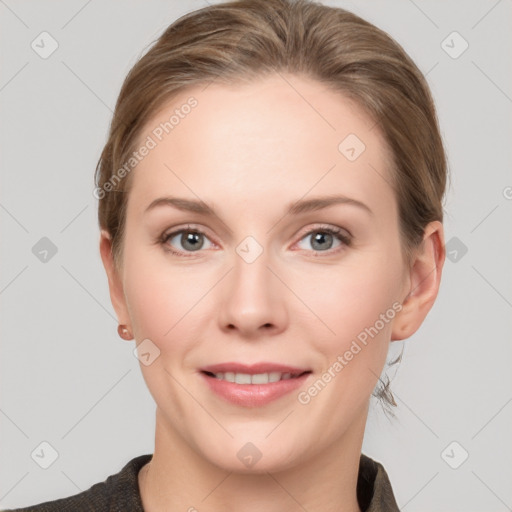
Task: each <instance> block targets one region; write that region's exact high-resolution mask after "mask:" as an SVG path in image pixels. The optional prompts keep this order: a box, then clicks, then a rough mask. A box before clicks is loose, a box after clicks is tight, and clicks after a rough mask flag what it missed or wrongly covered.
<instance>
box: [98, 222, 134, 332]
mask: <svg viewBox="0 0 512 512" xmlns="http://www.w3.org/2000/svg"><path fill="white" fill-rule="evenodd" d="M99 246H100V256H101V260H102V262H103V266H104V268H105V272H106V273H107V278H108V287H109V292H110V300H111V302H112V306H113V307H114V310H115V312H116V314H117V318H118V322H119V323H120V324H126V325H130V318H129V315H128V309H127V307H126V301H125V296H124V289H123V283H122V279H121V276H120V275H119V271H118V269H117V268H116V267H115V265H114V258H113V254H112V239H111V236H110V234H109V233H108V232H107V231H106V230H104V229H102V230H101V234H100V244H99Z"/></svg>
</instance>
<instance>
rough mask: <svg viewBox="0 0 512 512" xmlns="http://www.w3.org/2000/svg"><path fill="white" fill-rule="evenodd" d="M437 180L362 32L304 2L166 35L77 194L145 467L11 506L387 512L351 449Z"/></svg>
mask: <svg viewBox="0 0 512 512" xmlns="http://www.w3.org/2000/svg"><path fill="white" fill-rule="evenodd" d="M445 181H446V158H445V153H444V148H443V144H442V140H441V136H440V133H439V127H438V122H437V118H436V112H435V107H434V104H433V101H432V97H431V94H430V91H429V88H428V86H427V84H426V81H425V79H424V77H423V76H422V74H421V72H420V71H419V70H418V68H417V67H416V65H415V64H414V63H413V62H412V61H411V59H410V58H409V57H408V56H407V54H406V53H405V52H404V51H403V49H402V48H401V47H400V46H399V45H398V44H397V43H396V42H395V41H394V40H393V39H391V38H390V37H389V36H388V35H387V34H386V33H384V32H383V31H381V30H379V29H378V28H376V27H375V26H373V25H371V24H370V23H368V22H366V21H364V20H362V19H361V18H359V17H357V16H355V15H353V14H351V13H349V12H347V11H344V10H342V9H338V8H333V7H327V6H322V5H320V4H314V3H310V2H308V1H307V0H299V1H289V0H256V1H254V0H253V1H249V0H247V1H239V2H230V3H224V4H217V5H214V6H209V7H206V8H204V9H201V10H198V11H195V12H192V13H189V14H187V15H185V16H183V17H182V18H181V19H179V20H178V21H176V22H175V23H173V24H172V25H171V26H170V27H169V28H168V29H167V30H166V31H165V32H164V33H163V34H162V36H161V37H160V38H159V40H158V41H157V42H156V44H155V45H154V46H153V47H152V48H151V49H150V50H149V51H148V52H147V54H146V55H145V56H143V57H142V58H141V59H140V61H139V62H138V63H136V65H135V66H134V67H133V69H132V70H131V71H130V73H129V74H128V76H127V78H126V80H125V82H124V84H123V87H122V90H121V92H120V95H119V98H118V101H117V105H116V109H115V113H114V117H113V120H112V124H111V127H110V134H109V138H108V141H107V143H106V145H105V148H104V150H103V153H102V155H101V158H100V161H99V163H98V167H97V189H96V196H97V198H98V199H99V224H100V228H101V237H100V253H101V257H102V261H103V264H104V266H105V270H106V273H107V276H108V282H109V289H110V296H111V300H112V304H113V306H114V308H115V311H116V313H117V317H118V320H119V324H120V325H119V334H120V336H121V337H122V338H123V339H126V340H132V339H134V340H135V342H136V345H137V350H138V355H139V359H140V363H141V370H142V373H143V376H144V379H145V381H146V383H147V385H148V388H149V391H150V392H151V394H152V396H153V398H154V400H155V402H156V405H157V412H156V433H155V449H154V453H153V454H147V455H141V456H139V457H137V458H135V459H133V460H131V461H129V462H128V463H127V464H126V465H125V466H124V467H123V468H122V470H121V471H120V472H119V473H118V474H116V475H112V476H111V477H109V478H108V479H107V480H106V481H105V482H102V483H98V484H96V485H94V486H93V487H91V488H90V489H89V490H87V491H84V492H82V493H80V494H77V495H75V496H72V497H68V498H62V499H60V500H56V501H53V502H47V503H45V504H40V505H37V506H34V507H28V508H25V509H18V510H27V511H28V510H37V511H53V510H55V511H57V510H73V511H76V510H105V511H106V510H135V511H142V510H145V511H149V512H159V511H164V510H165V511H169V510H188V511H194V510H198V511H201V510H209V511H218V510H223V511H226V510H227V511H235V510H236V511H262V510H265V511H278V510H279V511H282V510H290V511H292V510H293V511H295V510H297V511H298V510H308V511H310V512H314V511H317V510H322V511H344V512H359V511H361V512H363V511H371V512H376V511H396V510H398V506H397V504H396V501H395V498H394V495H393V490H392V487H391V483H390V481H389V478H388V475H387V473H386V471H385V469H384V467H383V466H382V465H381V464H380V463H378V462H376V461H374V460H372V459H371V458H370V457H368V456H366V455H364V454H362V453H361V448H362V442H363V436H364V429H365V424H366V419H367V414H368V407H369V400H370V397H371V395H372V392H374V390H375V389H376V386H377V389H378V390H379V391H378V392H377V393H378V395H379V396H381V398H382V399H383V400H386V399H387V400H390V399H389V396H390V395H389V390H388V389H387V386H386V385H385V386H384V388H382V387H380V388H379V387H378V383H379V375H380V374H381V372H382V370H383V367H384V364H385V361H386V355H387V353H388V348H389V342H390V341H394V340H402V339H406V338H408V337H410V336H411V335H412V334H413V333H414V332H416V330H417V329H418V328H419V327H420V325H421V324H422V322H423V320H424V319H425V317H426V315H427V314H428V312H429V310H430V309H431V307H432V305H433V303H434V301H435V299H436V296H437V293H438V289H439V283H440V278H441V271H442V267H443V263H444V257H445V253H444V238H443V226H442V220H443V219H442V199H443V195H444V190H445ZM322 245H325V247H322Z"/></svg>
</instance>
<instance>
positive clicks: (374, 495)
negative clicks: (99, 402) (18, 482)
mask: <svg viewBox="0 0 512 512" xmlns="http://www.w3.org/2000/svg"><path fill="white" fill-rule="evenodd" d="M152 456H153V455H152V454H147V455H139V456H138V457H135V458H134V459H132V460H130V461H129V462H128V463H127V464H126V465H125V466H124V467H123V469H121V471H120V472H119V473H116V474H114V475H111V476H109V477H108V478H107V479H106V480H105V481H104V482H100V483H97V484H94V485H93V486H92V487H90V488H89V489H88V490H86V491H83V492H81V493H79V494H75V495H73V496H69V497H67V498H61V499H58V500H54V501H46V502H44V503H39V504H38V505H32V506H30V507H24V508H16V509H7V510H3V511H2V512H86V511H87V512H144V509H143V508H142V501H141V498H140V493H139V481H138V473H139V470H140V469H141V468H142V466H144V464H146V463H147V462H149V461H150V460H151V458H152ZM357 500H358V502H359V507H360V508H361V511H362V512H400V511H399V509H398V506H397V504H396V501H395V497H394V495H393V490H392V488H391V483H390V481H389V478H388V475H387V473H386V470H385V469H384V467H383V466H382V464H380V463H379V462H376V461H374V460H373V459H371V458H370V457H367V456H366V455H364V454H361V458H360V464H359V474H358V479H357Z"/></svg>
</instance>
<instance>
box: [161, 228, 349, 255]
mask: <svg viewBox="0 0 512 512" xmlns="http://www.w3.org/2000/svg"><path fill="white" fill-rule="evenodd" d="M180 233H194V234H198V235H204V236H205V237H206V238H208V236H207V235H206V233H204V231H201V230H200V229H196V228H193V227H187V228H182V229H178V230H176V231H171V232H170V233H163V234H162V235H161V237H160V238H159V239H158V242H159V243H160V244H161V245H162V246H163V247H164V250H165V251H167V252H169V253H171V254H174V255H176V256H181V257H184V258H190V257H194V252H201V251H200V250H199V251H188V253H187V252H184V253H183V252H180V251H176V250H174V249H172V248H170V246H169V245H168V244H167V242H168V240H169V239H171V238H173V237H175V236H176V235H179V234H180ZM315 233H328V234H330V235H333V236H334V237H335V238H337V239H338V240H339V241H340V242H341V243H342V244H343V245H344V246H346V247H350V246H351V245H352V237H351V236H350V235H348V234H346V231H345V230H342V229H340V228H337V227H333V226H320V227H316V228H314V229H311V230H309V231H308V232H306V233H304V235H303V236H302V237H301V238H300V239H299V242H300V241H301V240H303V239H304V238H306V237H308V236H310V235H312V234H315ZM304 250H305V249H304ZM341 250H343V247H338V248H337V249H334V250H327V251H315V250H313V252H314V253H315V254H316V255H321V254H322V253H326V254H327V255H329V256H332V255H333V254H337V253H338V252H340V251H341Z"/></svg>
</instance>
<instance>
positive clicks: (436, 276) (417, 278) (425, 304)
mask: <svg viewBox="0 0 512 512" xmlns="http://www.w3.org/2000/svg"><path fill="white" fill-rule="evenodd" d="M444 260H445V248H444V232H443V225H442V224H441V222H439V221H434V222H431V223H429V224H428V225H427V227H426V228H425V234H424V236H423V242H422V244H421V246H420V247H419V248H418V249H417V251H416V254H415V255H414V258H413V261H412V263H411V267H410V271H409V275H410V279H409V283H410V289H409V290H408V294H407V296H406V297H405V299H404V300H403V302H402V310H401V311H400V313H399V314H398V315H397V316H396V317H395V319H394V322H393V329H392V332H391V341H396V340H403V339H406V338H409V337H410V336H412V335H413V334H414V333H415V332H416V331H417V330H418V329H419V327H420V326H421V324H422V323H423V321H424V320H425V317H426V316H427V314H428V312H429V311H430V309H431V308H432V306H433V304H434V302H435V300H436V297H437V294H438V291H439V286H440V282H441V273H442V270H443V264H444Z"/></svg>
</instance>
